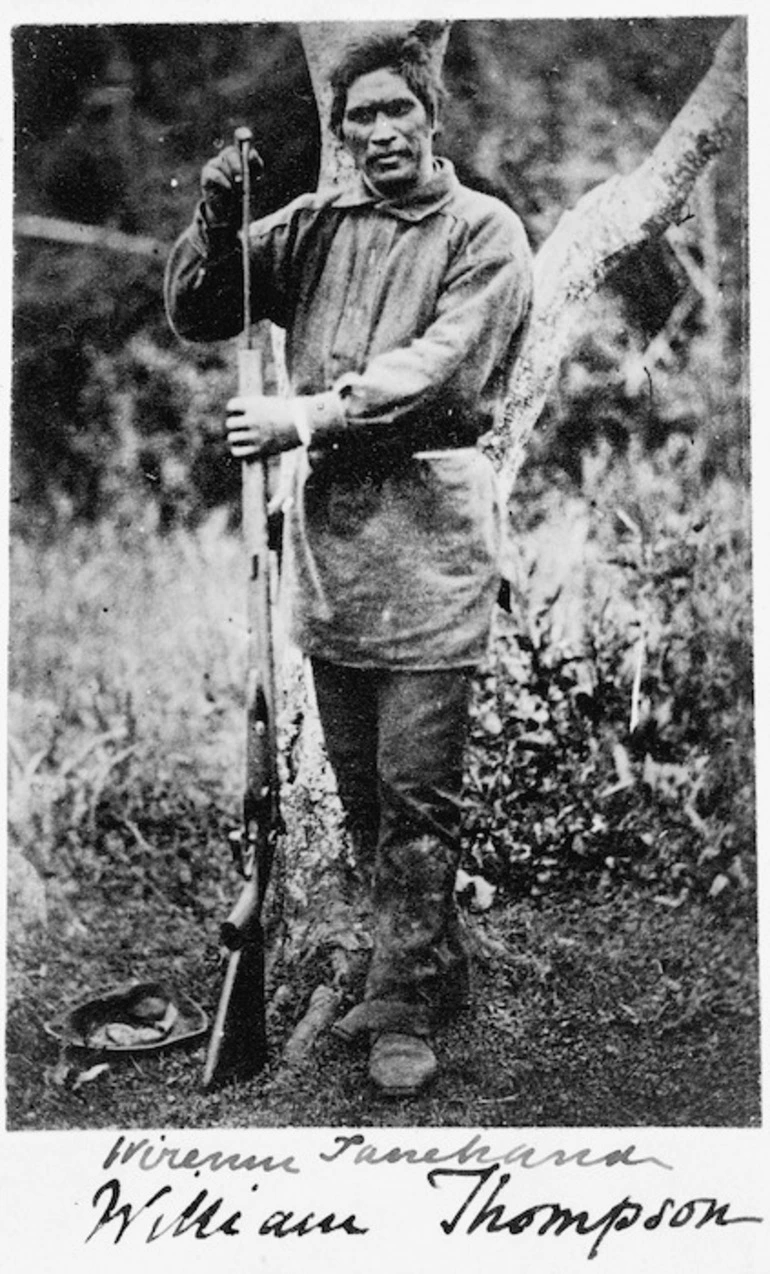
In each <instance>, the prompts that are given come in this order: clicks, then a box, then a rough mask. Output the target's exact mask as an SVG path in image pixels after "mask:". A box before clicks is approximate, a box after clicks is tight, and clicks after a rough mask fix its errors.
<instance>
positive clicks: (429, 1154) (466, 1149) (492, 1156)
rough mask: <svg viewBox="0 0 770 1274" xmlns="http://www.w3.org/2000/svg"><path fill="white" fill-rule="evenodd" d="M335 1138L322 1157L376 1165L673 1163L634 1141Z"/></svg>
mask: <svg viewBox="0 0 770 1274" xmlns="http://www.w3.org/2000/svg"><path fill="white" fill-rule="evenodd" d="M334 1142H335V1145H336V1147H337V1148H336V1150H332V1151H331V1152H330V1153H328V1154H327V1153H326V1152H324V1151H322V1152H321V1155H320V1157H321V1159H323V1160H324V1161H325V1162H326V1163H334V1162H335V1161H336V1160H338V1159H341V1158H342V1157H343V1156H345V1157H346V1158H347V1159H349V1160H350V1159H352V1160H353V1162H354V1163H356V1164H364V1163H365V1164H371V1165H374V1166H376V1165H378V1164H383V1163H413V1164H414V1163H416V1164H426V1163H427V1164H439V1163H451V1162H452V1161H453V1160H454V1161H456V1162H457V1163H459V1164H461V1165H464V1164H466V1163H473V1162H475V1163H477V1164H480V1165H486V1164H489V1165H490V1166H492V1165H499V1164H504V1165H505V1166H506V1167H510V1166H511V1165H513V1164H516V1165H517V1166H518V1167H520V1168H542V1167H544V1166H545V1165H549V1166H550V1167H554V1168H564V1167H567V1166H568V1165H573V1166H575V1167H578V1168H617V1167H624V1168H640V1167H642V1166H643V1165H651V1166H654V1167H656V1168H664V1169H666V1170H667V1171H670V1170H671V1164H668V1163H664V1162H663V1160H662V1159H658V1158H656V1157H655V1156H654V1155H645V1156H639V1155H638V1154H637V1150H636V1146H634V1145H630V1146H624V1147H623V1148H622V1149H614V1150H610V1151H607V1152H606V1153H604V1154H597V1153H596V1151H594V1150H591V1149H590V1147H588V1146H584V1147H582V1148H581V1149H580V1150H571V1151H568V1150H561V1149H557V1150H550V1151H548V1152H547V1153H546V1154H543V1153H542V1152H541V1151H539V1150H537V1149H536V1147H535V1146H530V1145H527V1144H526V1143H522V1144H521V1145H518V1146H513V1147H512V1148H511V1149H509V1150H505V1151H503V1152H502V1153H496V1152H494V1151H493V1150H492V1149H491V1148H490V1147H489V1146H486V1145H484V1143H483V1142H482V1140H481V1138H480V1136H479V1135H478V1133H477V1134H475V1135H474V1136H473V1137H471V1139H470V1140H469V1141H466V1142H464V1143H463V1145H462V1146H458V1147H457V1148H456V1149H454V1150H449V1151H442V1150H439V1148H438V1147H437V1146H431V1147H429V1148H428V1149H427V1150H415V1149H414V1148H413V1147H410V1146H406V1147H401V1146H391V1147H390V1148H389V1149H387V1150H381V1149H380V1147H379V1146H376V1145H374V1144H372V1143H371V1142H367V1141H366V1139H365V1138H364V1137H363V1136H362V1135H361V1133H350V1134H345V1135H342V1136H339V1137H335V1138H334ZM348 1152H350V1153H348Z"/></svg>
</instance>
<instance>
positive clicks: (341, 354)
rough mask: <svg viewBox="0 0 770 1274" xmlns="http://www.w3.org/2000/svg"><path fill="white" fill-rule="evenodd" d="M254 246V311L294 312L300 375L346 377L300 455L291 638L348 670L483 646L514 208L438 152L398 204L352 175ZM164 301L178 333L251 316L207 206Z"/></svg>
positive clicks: (525, 300)
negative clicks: (320, 432) (331, 416)
mask: <svg viewBox="0 0 770 1274" xmlns="http://www.w3.org/2000/svg"><path fill="white" fill-rule="evenodd" d="M249 251H250V256H251V278H252V296H253V302H252V315H251V318H252V320H253V321H257V320H260V319H269V320H271V321H272V322H273V323H275V324H278V325H279V326H280V327H283V328H285V330H286V359H287V367H288V372H289V377H290V382H291V388H292V392H293V393H295V394H315V393H319V392H323V391H325V390H328V389H330V388H333V387H335V386H338V385H340V384H342V385H345V384H347V386H348V390H349V392H348V393H347V396H346V398H345V403H346V412H347V418H348V419H347V426H346V429H345V431H344V433H343V434H342V435H341V436H339V438H338V439H337V440H336V441H335V442H334V444H333V445H330V446H326V447H324V448H318V449H317V450H315V451H314V450H311V451H310V452H309V453H304V452H303V453H301V454H299V453H298V455H299V460H298V463H297V464H296V465H295V470H294V476H293V492H292V496H291V499H290V500H289V502H288V505H287V509H286V545H287V554H286V564H285V578H286V581H287V585H288V589H289V596H290V613H291V633H292V636H293V638H294V640H295V641H296V643H297V644H298V645H299V646H300V648H301V649H303V650H304V651H306V652H307V653H309V654H311V655H315V656H319V657H321V658H325V659H328V660H330V661H332V662H336V663H341V664H346V665H350V666H354V667H364V668H366V667H369V668H377V667H386V668H399V669H415V670H416V669H433V668H442V667H444V668H446V667H459V666H464V665H469V664H473V663H476V662H477V661H478V659H479V658H480V657H481V656H482V655H483V653H484V650H485V648H486V644H487V640H488V635H489V628H490V623H491V615H492V611H493V606H494V600H495V597H496V594H497V588H498V583H499V567H500V561H499V558H500V552H501V539H502V525H501V513H500V509H499V507H498V501H497V493H496V482H495V475H494V471H493V469H492V466H491V464H490V462H489V461H488V460H487V458H486V457H485V456H484V455H483V454H482V453H481V452H480V451H479V450H478V449H477V448H476V446H475V444H476V442H477V440H478V438H479V437H480V436H481V435H482V434H483V433H485V432H486V431H487V430H488V429H489V427H490V425H491V423H492V412H493V407H494V402H495V398H496V396H497V395H498V394H499V392H500V390H501V388H502V385H503V383H504V380H505V378H506V376H507V374H508V372H509V370H510V367H511V364H512V361H513V359H514V358H515V357H516V353H517V351H518V348H519V345H520V342H521V339H522V335H523V332H524V329H525V325H526V321H527V318H528V315H529V311H530V307H531V291H532V271H531V254H530V249H529V246H528V243H527V239H526V235H525V233H524V230H523V227H522V225H521V222H520V220H519V218H518V217H517V216H516V214H515V213H514V212H512V211H511V209H509V208H508V207H507V206H506V205H505V204H503V203H502V202H500V201H499V200H497V199H494V198H492V197H491V196H489V195H485V194H481V193H478V192H476V191H472V190H469V189H467V188H466V187H464V186H462V185H461V184H460V183H459V181H458V180H457V177H456V175H455V173H454V170H453V168H452V166H451V164H450V163H449V161H447V160H438V161H436V167H435V172H434V175H433V177H432V179H431V180H430V181H429V182H428V183H427V184H426V185H423V186H421V187H420V188H419V189H418V190H416V191H414V192H412V193H411V194H410V195H409V196H408V197H406V198H405V199H403V200H400V201H392V200H384V199H382V198H381V197H379V196H378V195H377V194H375V193H374V192H372V191H371V190H369V189H368V187H367V186H366V185H365V184H364V183H363V181H360V180H359V182H358V184H357V185H356V186H354V187H353V188H351V189H348V190H345V191H342V192H339V191H332V192H325V193H318V194H313V195H304V196H301V197H300V198H299V199H297V200H295V201H294V202H292V203H290V204H289V205H287V206H286V207H285V208H282V209H280V210H279V211H278V212H275V213H273V214H271V215H270V216H267V217H264V218H262V219H260V220H258V221H255V222H254V223H253V224H252V226H251V227H250V233H249ZM166 299H167V308H168V313H169V317H170V320H171V322H172V324H173V326H174V327H175V329H176V330H177V332H178V333H179V334H180V335H182V336H184V337H187V338H189V339H192V340H204V341H211V340H220V339H224V338H228V337H231V336H234V335H236V334H237V333H238V332H239V331H240V329H241V327H242V324H243V314H242V307H243V302H242V281H241V247H240V243H239V241H238V239H237V237H236V236H235V235H233V234H231V233H229V232H222V231H217V230H214V229H210V228H208V227H207V226H206V222H205V217H204V215H203V211H202V209H200V208H199V209H198V211H197V213H196V215H195V219H194V221H193V223H192V225H191V226H190V227H189V229H188V230H187V231H186V232H185V233H184V234H183V235H182V237H181V238H180V239H179V240H178V242H177V244H176V246H175V248H174V249H173V252H172V255H171V258H170V260H169V263H168V269H167V277H166ZM351 373H353V374H355V375H353V376H352V377H351V375H350V374H351ZM351 383H352V389H351V388H350V386H351Z"/></svg>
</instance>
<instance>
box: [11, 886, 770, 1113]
mask: <svg viewBox="0 0 770 1274" xmlns="http://www.w3.org/2000/svg"><path fill="white" fill-rule="evenodd" d="M58 920H59V922H60V923H61V924H62V925H63V926H64V927H65V928H66V923H67V922H66V919H65V917H64V914H63V913H62V915H60V916H59V917H58ZM142 927H143V928H144V933H142V932H141V928H142ZM466 927H467V931H468V937H469V941H470V944H471V947H472V950H473V952H474V958H473V966H474V984H473V985H474V993H473V1003H472V1005H471V1007H470V1008H469V1009H468V1010H466V1011H465V1012H464V1013H463V1014H462V1015H461V1016H460V1017H458V1018H457V1019H456V1020H455V1021H454V1023H453V1024H451V1025H450V1026H449V1027H448V1028H447V1029H446V1030H445V1031H444V1032H443V1033H442V1034H441V1035H440V1037H439V1039H438V1041H437V1047H438V1052H439V1055H440V1060H441V1069H440V1073H439V1077H438V1079H437V1081H436V1082H435V1084H434V1086H433V1087H432V1088H431V1089H430V1090H429V1091H428V1092H426V1093H425V1094H424V1095H421V1096H419V1097H417V1098H412V1099H403V1100H398V1101H395V1102H394V1101H385V1100H383V1099H382V1098H381V1097H380V1096H379V1095H378V1094H377V1093H376V1092H375V1091H374V1090H373V1088H372V1086H371V1085H370V1083H369V1081H368V1078H367V1074H366V1052H365V1050H364V1049H355V1050H351V1049H350V1048H349V1047H348V1046H346V1045H344V1044H343V1043H342V1042H340V1041H338V1040H336V1039H335V1037H334V1036H333V1035H332V1034H330V1033H328V1032H327V1033H323V1034H322V1035H320V1036H319V1037H318V1039H317V1041H316V1044H315V1046H314V1047H313V1049H312V1050H311V1051H310V1053H309V1054H308V1055H307V1056H306V1057H305V1058H304V1060H303V1061H302V1062H301V1064H300V1065H298V1066H288V1065H287V1064H286V1062H285V1060H284V1059H283V1057H282V1047H283V1045H284V1043H285V1041H286V1039H287V1038H288V1037H289V1035H290V1033H291V1030H292V1027H293V1026H294V1025H295V1023H296V1021H297V1020H298V1019H299V1018H301V1016H302V1014H303V1011H304V1008H305V1006H306V1003H307V998H308V996H309V993H310V991H311V990H312V988H313V985H314V982H315V981H317V980H318V973H319V971H322V965H316V966H315V974H312V972H311V971H310V970H308V969H307V968H305V969H304V970H302V969H299V970H298V971H297V977H298V979H299V981H298V982H297V983H296V984H295V985H293V986H292V987H290V988H289V994H288V995H284V996H283V997H281V999H282V1003H281V1006H280V1008H279V1009H278V1010H277V1011H276V1012H275V1013H273V1014H272V1016H271V1042H270V1054H271V1055H270V1060H269V1062H268V1065H267V1067H266V1068H265V1070H264V1071H263V1072H262V1073H261V1074H260V1075H258V1076H257V1077H255V1078H254V1079H252V1080H249V1081H247V1082H245V1083H242V1084H239V1085H230V1086H226V1087H224V1088H222V1089H220V1090H219V1091H215V1092H213V1093H204V1092H203V1091H202V1087H201V1078H202V1070H203V1060H204V1048H203V1046H202V1045H197V1046H195V1047H194V1048H192V1049H187V1050H177V1051H169V1052H167V1053H165V1054H164V1053H160V1054H155V1055H151V1056H148V1055H145V1056H144V1057H142V1058H136V1057H131V1058H124V1057H119V1058H118V1060H117V1062H115V1061H112V1062H111V1064H110V1065H109V1067H108V1068H107V1069H105V1070H102V1071H101V1072H99V1073H98V1074H97V1075H96V1076H95V1077H94V1078H93V1079H84V1078H83V1077H84V1076H85V1075H87V1074H88V1070H89V1068H90V1067H91V1066H92V1065H93V1063H94V1060H95V1059H94V1058H93V1057H90V1056H88V1055H78V1056H76V1057H69V1058H62V1057H60V1056H59V1054H58V1046H57V1045H56V1044H55V1043H54V1042H53V1041H52V1040H50V1039H49V1038H48V1037H47V1035H46V1034H45V1031H44V1027H43V1024H44V1022H45V1021H46V1020H48V1019H49V1018H50V1017H51V1016H53V1014H54V1013H55V1012H56V1011H58V1010H60V1009H61V1008H63V1007H65V1006H66V1005H67V1004H68V1003H72V1002H73V998H77V995H78V992H79V993H80V998H83V990H84V988H85V987H87V986H89V985H90V986H92V987H94V986H102V987H103V986H104V985H105V977H106V979H107V982H109V972H108V971H109V970H112V972H113V973H114V975H115V976H114V981H120V980H122V979H123V978H124V977H125V976H126V974H127V973H128V972H129V970H130V968H131V965H132V961H133V967H134V968H136V958H137V953H138V952H142V951H143V952H144V953H145V955H144V957H143V958H142V960H141V971H142V976H150V977H152V976H165V977H170V978H172V980H174V981H175V984H176V985H177V986H179V987H180V988H184V990H185V991H187V992H189V993H193V994H194V995H195V996H196V997H197V998H198V999H199V1000H200V1001H201V1002H202V1003H203V1005H204V1007H205V1008H206V1009H207V1010H209V1011H212V1010H213V1008H214V1006H215V1002H216V996H217V993H218V987H219V977H220V969H219V967H218V963H217V958H216V952H215V950H213V949H212V947H211V945H210V944H208V943H204V944H203V947H201V945H200V944H198V945H197V946H196V945H195V944H194V941H192V940H193V939H194V935H195V927H194V926H192V925H191V924H190V923H189V922H186V921H185V918H184V917H183V916H182V915H181V914H179V915H176V914H175V915H172V916H166V917H165V919H164V918H163V916H162V914H161V913H160V910H159V907H158V901H157V900H150V902H149V903H148V905H147V906H146V908H145V909H144V915H143V918H142V921H141V922H138V920H137V915H136V914H135V913H134V914H130V913H129V914H126V915H125V916H124V917H123V918H122V923H121V919H120V917H119V916H116V915H115V914H114V913H113V914H112V915H111V914H110V913H109V911H106V910H105V909H104V908H102V909H101V913H99V912H98V911H97V910H96V909H95V910H94V912H93V914H91V915H90V916H89V917H88V922H87V924H86V925H85V926H83V925H82V923H79V924H78V926H77V928H76V930H75V932H71V931H70V933H69V934H68V940H67V943H66V945H61V944H60V942H59V941H58V940H57V936H56V934H55V933H51V934H50V936H49V938H48V940H47V942H46V943H45V944H44V947H43V948H42V949H38V952H37V955H32V954H31V953H29V952H28V954H27V958H26V960H25V962H24V967H23V968H22V967H21V966H20V964H19V962H18V961H16V963H15V967H16V974H15V976H13V977H12V1004H11V1008H10V1013H9V1020H8V1105H7V1110H8V1123H9V1126H10V1127H11V1128H15V1129H25V1128H26V1129H31V1128H38V1129H40V1128H48V1129H53V1128H58V1129H63V1128H99V1127H195V1128H206V1127H296V1126H308V1127H309V1126H330V1127H349V1126H353V1127H355V1126H435V1127H439V1126H460V1127H486V1126H489V1127H510V1126H515V1127H527V1126H544V1127H548V1126H552V1127H561V1126H573V1127H578V1126H587V1127H620V1126H623V1127H628V1126H664V1127H665V1126H668V1127H716V1126H729V1127H748V1126H757V1125H758V1124H759V1122H760V1110H759V1057H758V1032H757V1020H758V1014H757V1009H758V1006H757V989H756V971H755V934H754V931H753V926H752V925H751V924H750V923H748V922H747V921H746V919H745V918H744V919H736V920H734V921H732V922H730V921H726V920H724V919H719V918H717V917H715V916H714V915H712V914H710V913H709V911H708V910H704V909H703V908H702V907H699V906H697V905H695V904H684V905H683V906H682V907H680V908H677V909H672V908H670V907H667V906H665V905H663V904H661V903H660V902H659V901H655V900H654V899H653V898H651V897H650V898H644V897H639V895H638V894H631V893H624V892H623V891H616V892H615V893H614V895H611V896H607V897H604V898H588V897H572V898H570V897H561V898H559V897H554V898H551V899H546V900H540V901H538V902H535V901H533V900H518V901H517V900H515V899H507V900H502V901H498V902H496V904H495V906H494V907H493V909H492V910H491V911H490V912H488V913H486V914H485V915H483V916H468V917H467V920H466ZM159 935H162V937H160V938H159ZM186 944H189V945H186ZM41 956H42V960H41V958H40V957H41Z"/></svg>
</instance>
